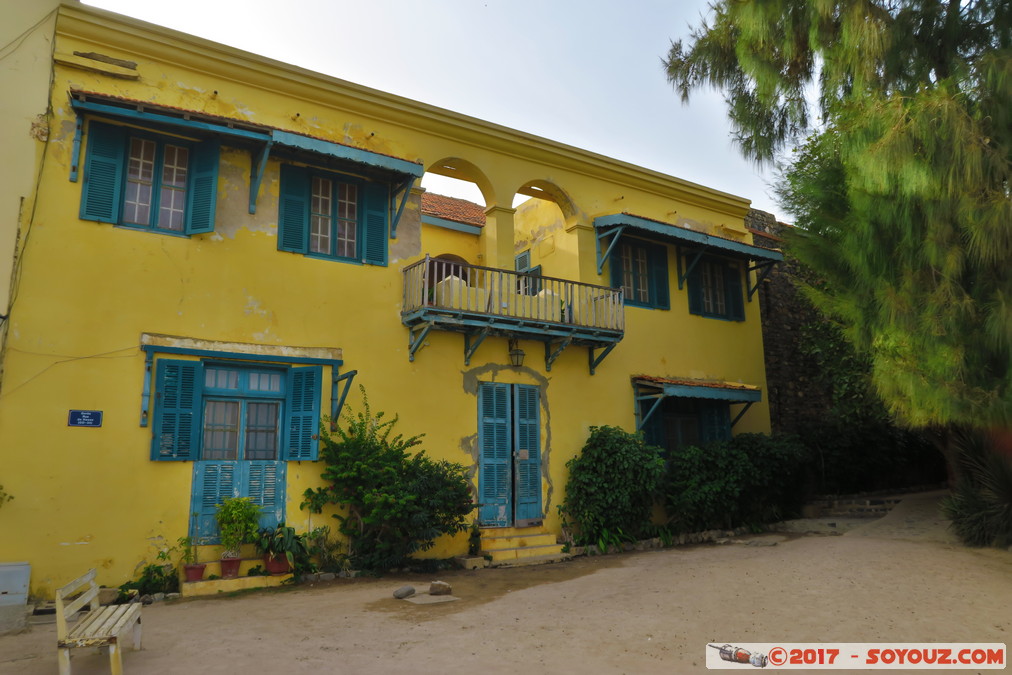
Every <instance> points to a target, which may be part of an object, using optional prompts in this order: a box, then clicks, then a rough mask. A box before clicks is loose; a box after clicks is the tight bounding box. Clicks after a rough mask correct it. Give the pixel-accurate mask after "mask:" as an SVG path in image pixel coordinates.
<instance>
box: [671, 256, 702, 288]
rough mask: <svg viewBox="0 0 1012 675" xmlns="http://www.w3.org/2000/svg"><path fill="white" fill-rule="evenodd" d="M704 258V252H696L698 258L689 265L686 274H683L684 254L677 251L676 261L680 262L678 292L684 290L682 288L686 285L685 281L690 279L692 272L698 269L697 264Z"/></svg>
mask: <svg viewBox="0 0 1012 675" xmlns="http://www.w3.org/2000/svg"><path fill="white" fill-rule="evenodd" d="M690 253H691V251H690ZM702 257H703V251H702V250H699V251H696V256H695V257H694V258H693V259H692V262H690V263H689V265H688V267H686V268H685V273H684V274H683V273H682V252H681V251H676V255H675V259H676V260H677V261H678V290H682V287H683V286H684V285H685V280H686V279H688V278H689V275H690V274H692V270H693V269H694V268H695V267H696V264H697V263H698V262H699V259H700V258H702Z"/></svg>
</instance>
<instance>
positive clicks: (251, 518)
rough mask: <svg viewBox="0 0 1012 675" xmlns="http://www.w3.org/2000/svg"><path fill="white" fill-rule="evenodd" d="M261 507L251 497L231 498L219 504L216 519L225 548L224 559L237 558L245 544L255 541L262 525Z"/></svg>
mask: <svg viewBox="0 0 1012 675" xmlns="http://www.w3.org/2000/svg"><path fill="white" fill-rule="evenodd" d="M260 511H261V509H260V507H259V506H257V505H256V504H254V503H253V501H252V500H251V499H250V498H249V497H229V498H228V499H225V500H224V501H223V502H222V503H221V504H218V511H217V513H215V519H216V520H217V521H218V531H219V533H220V536H221V545H222V546H223V547H224V548H225V551H224V553H222V557H223V558H235V557H238V555H239V548H240V547H241V546H242V545H243V544H248V543H252V542H253V541H255V539H256V536H257V532H258V528H259V525H260Z"/></svg>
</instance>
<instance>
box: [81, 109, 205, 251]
mask: <svg viewBox="0 0 1012 675" xmlns="http://www.w3.org/2000/svg"><path fill="white" fill-rule="evenodd" d="M219 151H220V146H219V144H218V142H217V141H216V140H205V141H200V140H193V139H182V138H179V137H176V136H168V135H163V134H159V133H156V132H155V131H142V130H138V129H134V128H131V127H123V126H115V125H112V124H105V123H103V122H96V121H91V122H89V124H88V143H87V151H86V152H87V156H86V158H85V164H84V181H83V184H82V194H81V211H80V216H81V219H82V220H94V221H98V222H102V223H112V224H114V225H121V226H124V227H131V228H136V229H143V230H150V231H153V232H161V233H165V234H177V235H192V234H199V233H204V232H211V231H213V230H214V216H215V206H216V201H217V192H218V160H219Z"/></svg>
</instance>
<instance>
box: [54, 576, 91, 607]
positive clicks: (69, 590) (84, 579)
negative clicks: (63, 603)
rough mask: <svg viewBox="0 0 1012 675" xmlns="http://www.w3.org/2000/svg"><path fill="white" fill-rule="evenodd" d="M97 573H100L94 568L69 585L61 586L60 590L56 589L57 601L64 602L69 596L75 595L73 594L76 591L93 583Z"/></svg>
mask: <svg viewBox="0 0 1012 675" xmlns="http://www.w3.org/2000/svg"><path fill="white" fill-rule="evenodd" d="M97 573H98V572H97V571H96V570H95V568H92V569H90V570H88V571H87V572H85V573H84V574H82V575H81V576H79V577H78V578H76V579H74V580H73V581H71V582H70V583H69V584H65V585H63V586H60V587H59V588H57V589H56V599H57V600H63V599H64V598H66V597H67V596H68V595H73V592H74V591H76V590H77V589H78V588H80V587H81V586H83V585H84V584H86V583H88V582H89V581H93V580H94V579H95V575H96V574H97Z"/></svg>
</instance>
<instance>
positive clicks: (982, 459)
mask: <svg viewBox="0 0 1012 675" xmlns="http://www.w3.org/2000/svg"><path fill="white" fill-rule="evenodd" d="M953 435H954V439H953V445H954V446H955V449H956V452H957V457H958V462H959V468H960V472H959V474H958V475H959V477H958V479H957V482H956V486H955V489H954V490H953V492H952V494H951V495H950V496H949V497H947V498H946V499H945V500H944V501H943V502H942V510H943V512H944V513H945V515H946V517H947V518H949V519H950V520H951V521H952V528H953V530H955V532H956V534H957V535H958V536H959V538H960V539H961V540H962V541H963V543H965V544H967V545H968V546H999V547H1005V546H1008V545H1010V544H1012V457H1009V456H1007V455H1005V454H1003V453H1001V452H999V451H996V450H995V449H994V448H993V447H991V446H990V444H989V443H988V442H987V440H986V439H985V438H984V433H983V432H980V431H967V430H960V431H957V432H955V433H954V434H953Z"/></svg>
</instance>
